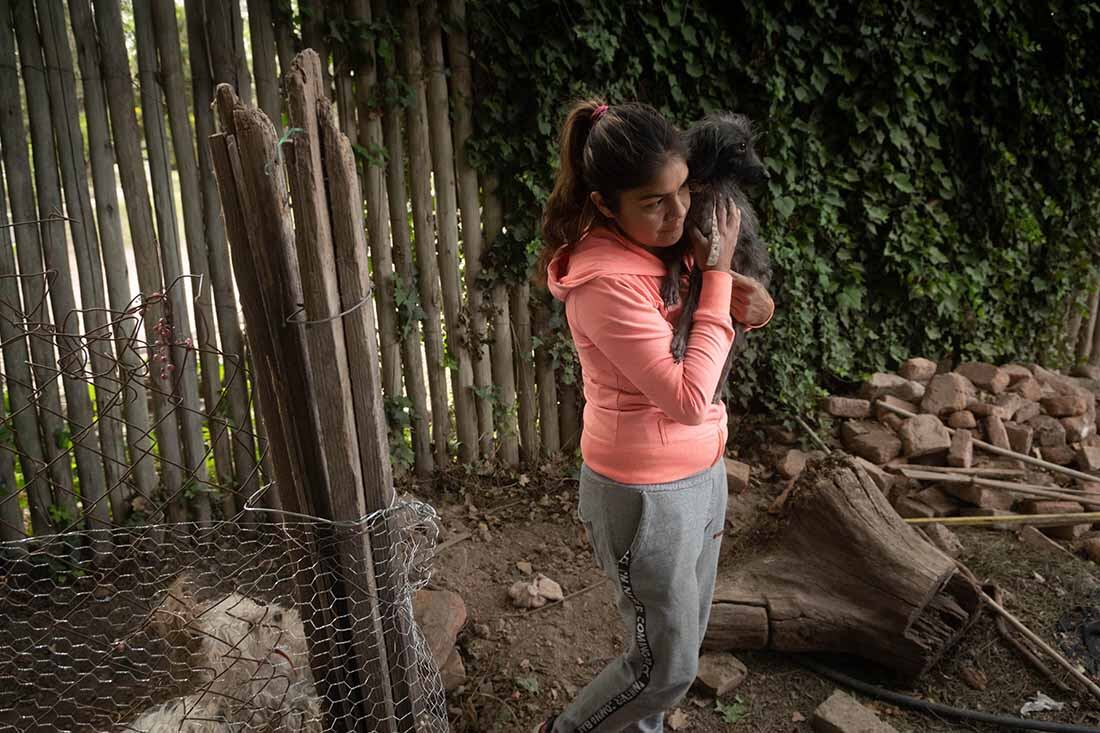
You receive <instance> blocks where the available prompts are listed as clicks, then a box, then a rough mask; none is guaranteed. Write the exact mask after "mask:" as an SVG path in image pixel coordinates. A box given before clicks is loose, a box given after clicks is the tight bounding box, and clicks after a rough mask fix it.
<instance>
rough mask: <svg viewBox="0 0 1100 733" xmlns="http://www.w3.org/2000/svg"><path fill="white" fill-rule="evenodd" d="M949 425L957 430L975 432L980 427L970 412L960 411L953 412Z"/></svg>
mask: <svg viewBox="0 0 1100 733" xmlns="http://www.w3.org/2000/svg"><path fill="white" fill-rule="evenodd" d="M947 424H948V426H950V427H952V428H955V429H956V430H959V429H962V430H973V429H974V428H976V427H978V420H977V418H975V417H974V413H973V412H971V411H970V410H958V411H956V412H952V413H951V417H949V418H947Z"/></svg>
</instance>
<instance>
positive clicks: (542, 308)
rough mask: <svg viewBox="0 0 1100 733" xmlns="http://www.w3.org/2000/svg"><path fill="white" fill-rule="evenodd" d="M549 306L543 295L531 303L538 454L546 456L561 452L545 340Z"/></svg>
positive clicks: (554, 389) (554, 390) (553, 380)
mask: <svg viewBox="0 0 1100 733" xmlns="http://www.w3.org/2000/svg"><path fill="white" fill-rule="evenodd" d="M550 307H551V304H550V303H549V302H547V299H546V298H545V297H539V299H538V301H537V303H536V304H535V333H537V334H538V335H539V339H540V344H539V346H538V348H536V349H535V381H536V382H537V383H538V397H539V437H540V439H541V444H540V447H541V448H542V453H541V455H542V457H543V458H549V457H551V456H553V455H556V454H557V453H560V452H561V432H560V425H559V415H558V383H557V379H556V378H555V375H554V361H553V359H552V358H551V357H550V352H549V350H548V349H547V348H546V344H547V342H548V340H549V338H550V336H551V334H550Z"/></svg>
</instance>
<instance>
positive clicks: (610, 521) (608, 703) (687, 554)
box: [554, 460, 726, 733]
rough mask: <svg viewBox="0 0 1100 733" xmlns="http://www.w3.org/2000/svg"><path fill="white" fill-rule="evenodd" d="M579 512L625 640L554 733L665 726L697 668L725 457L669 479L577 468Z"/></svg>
mask: <svg viewBox="0 0 1100 733" xmlns="http://www.w3.org/2000/svg"><path fill="white" fill-rule="evenodd" d="M580 516H581V520H582V522H583V523H584V527H585V530H586V532H587V533H588V539H589V541H590V542H591V543H592V546H593V549H594V550H595V555H596V562H597V563H598V564H599V566H600V568H601V569H602V570H603V571H604V572H605V573H607V574H608V575H609V576H610V577H611V579H612V581H614V583H615V590H616V600H617V603H618V607H619V614H620V615H621V616H622V619H623V623H624V624H625V626H626V629H627V633H628V638H629V641H628V643H627V649H626V653H625V654H623V655H622V656H621V657H618V658H616V659H615V660H613V661H612V662H611V663H610V664H608V665H607V666H606V667H604V669H603V671H601V672H600V673H599V675H597V677H596V678H595V679H594V680H592V681H591V682H590V683H589V684H588V685H587V686H586V687H585V688H584V689H582V690H581V691H580V692H579V693H578V694H577V697H576V699H575V700H573V702H572V703H571V704H570V705H569V707H568V708H566V710H565V712H563V713H562V714H561V715H559V716H558V719H557V721H556V722H555V724H554V733H574V731H576V732H577V733H588V731H595V730H599V731H601V732H602V731H607V732H608V733H610V732H611V731H631V733H654V732H659V731H663V730H664V714H665V711H666V710H668V709H669V708H671V707H672V706H673V705H675V704H676V703H677V702H678V701H679V700H680V698H682V697H683V696H684V694H685V693H686V692H687V691H688V688H689V687H691V684H692V682H694V680H695V673H696V671H697V669H698V666H699V647H700V646H701V645H702V643H703V634H704V632H705V631H706V628H707V620H708V619H709V617H710V602H711V596H712V595H713V593H714V576H715V572H716V570H717V567H718V549H719V547H720V546H721V542H722V533H723V530H724V528H725V518H726V466H725V462H724V461H722V460H719V461H717V462H716V463H715V464H714V465H713V466H711V467H710V468H708V469H707V470H705V471H702V472H700V473H697V474H695V475H693V476H688V477H687V478H684V479H680V480H678V481H673V482H670V483H666V484H622V483H618V482H616V481H612V480H611V479H609V478H606V477H604V476H601V475H600V474H598V473H596V472H595V471H592V470H591V469H590V468H588V466H586V465H582V466H581V479H580Z"/></svg>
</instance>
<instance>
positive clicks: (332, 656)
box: [210, 86, 347, 720]
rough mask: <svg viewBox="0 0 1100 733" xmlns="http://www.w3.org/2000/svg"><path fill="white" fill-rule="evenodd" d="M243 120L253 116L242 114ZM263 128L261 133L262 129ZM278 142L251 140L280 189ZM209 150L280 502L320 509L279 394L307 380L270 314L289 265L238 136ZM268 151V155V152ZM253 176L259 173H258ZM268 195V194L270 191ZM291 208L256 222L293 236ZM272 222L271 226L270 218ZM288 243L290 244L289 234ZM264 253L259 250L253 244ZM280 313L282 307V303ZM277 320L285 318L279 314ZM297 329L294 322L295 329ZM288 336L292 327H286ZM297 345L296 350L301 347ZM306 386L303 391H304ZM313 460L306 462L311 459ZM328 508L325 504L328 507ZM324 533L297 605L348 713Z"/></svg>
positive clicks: (299, 577) (315, 466) (320, 474)
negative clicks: (280, 254)
mask: <svg viewBox="0 0 1100 733" xmlns="http://www.w3.org/2000/svg"><path fill="white" fill-rule="evenodd" d="M222 91H224V92H225V93H224V95H223V98H222V99H221V100H220V103H221V105H222V112H223V113H224V117H225V119H227V121H228V122H229V124H228V125H227V128H228V129H230V130H233V131H234V132H236V130H237V128H236V126H235V125H234V120H233V110H234V107H235V105H236V101H237V100H236V98H235V96H233V94H232V92H231V91H230V90H229V88H228V86H223V87H222ZM242 119H243V120H247V119H248V118H247V116H244V115H242ZM252 124H253V125H257V126H259V127H260V129H259V130H258V131H257V130H253V129H252V127H251V125H249V124H244V125H242V127H243V128H244V132H245V138H246V139H248V140H257V139H258V140H259V142H261V143H262V141H263V129H262V122H260V121H259V120H256V121H255V122H253V123H252ZM257 133H258V134H257ZM271 138H272V142H271V145H270V148H268V149H266V150H265V149H264V148H262V147H260V148H259V149H258V150H257V149H254V148H255V145H256V144H255V143H252V144H251V145H250V149H253V152H254V155H255V157H256V158H258V160H256V159H255V158H249V163H250V164H252V165H253V166H254V165H257V164H258V165H259V166H260V167H261V170H263V167H264V166H266V165H268V164H270V165H272V167H273V168H275V167H277V168H278V171H279V176H280V181H279V182H276V181H272V182H271V183H270V184H269V185H271V186H274V187H275V188H276V189H277V188H278V187H279V185H280V182H281V176H282V170H281V166H282V164H281V162H280V160H279V157H278V156H276V154H275V145H274V130H271ZM210 151H211V158H212V162H213V165H214V169H215V171H216V172H217V183H218V189H219V192H220V197H221V208H222V211H223V212H224V215H225V224H226V230H227V232H228V235H229V240H230V242H231V243H232V247H231V252H232V255H233V264H234V274H235V275H236V278H237V285H238V287H239V288H240V293H241V307H242V310H243V311H244V317H245V322H246V323H247V324H248V339H249V343H250V344H251V347H252V352H253V354H255V355H256V356H255V361H256V369H255V380H256V385H257V387H258V391H259V395H260V400H259V408H260V409H261V410H262V411H263V413H264V415H265V416H266V420H265V425H267V426H268V430H269V438H270V441H271V446H272V449H271V453H272V455H273V462H274V464H275V481H276V489H277V490H278V491H279V492H280V494H281V497H280V498H281V503H282V505H283V506H284V507H285V508H286V510H287V511H291V512H296V513H299V514H307V515H311V516H316V512H317V511H318V509H317V507H315V506H314V503H313V498H312V496H310V495H309V494H308V493H306V492H305V491H304V490H303V488H304V486H306V484H305V483H304V482H305V481H322V482H323V481H324V480H326V479H325V475H324V466H323V465H322V463H321V461H320V460H319V457H318V456H316V444H315V442H314V441H310V440H308V439H307V440H302V439H301V437H302V436H301V435H299V431H301V430H309V429H310V425H309V415H308V414H303V413H304V412H305V411H304V410H302V409H301V404H300V402H301V401H300V400H293V399H286V398H285V397H284V398H280V395H286V396H288V397H289V394H288V392H287V391H286V390H287V389H289V388H290V387H292V386H294V387H298V388H305V387H307V385H304V384H302V383H301V382H302V379H303V377H304V376H305V374H304V372H285V371H281V370H280V363H283V362H288V361H289V362H291V363H293V364H296V365H298V366H299V367H300V366H301V363H302V355H301V354H300V353H299V350H300V344H297V343H295V342H294V339H293V336H291V337H290V338H289V339H288V341H289V343H285V344H284V343H280V339H279V335H280V334H282V333H284V332H286V331H288V329H283V328H281V327H275V328H273V324H272V322H271V321H269V317H268V305H269V304H268V303H267V302H265V297H264V294H265V292H272V291H278V292H282V293H283V294H284V295H285V294H286V293H287V290H288V288H287V286H286V278H285V277H284V275H285V273H284V272H283V269H284V268H281V267H278V266H276V263H275V260H277V259H279V258H275V257H271V256H270V252H269V251H268V248H274V249H275V250H278V249H279V242H270V241H266V240H264V239H261V238H260V237H261V236H262V233H261V232H257V231H253V229H252V228H251V227H250V222H249V221H247V220H246V219H245V216H244V212H245V211H255V209H253V208H251V207H252V206H253V205H254V204H255V201H256V199H257V198H258V196H257V193H256V191H255V189H254V188H253V187H251V186H250V185H249V180H248V178H246V176H245V173H244V170H245V168H244V165H243V164H242V162H241V160H240V157H239V155H238V153H237V143H236V140H235V138H232V137H230V136H228V135H226V134H224V133H222V134H216V135H213V136H212V137H211V138H210ZM265 152H266V153H267V155H266V157H265V156H264V153H265ZM254 177H255V176H254V175H253V178H254ZM275 197H276V199H277V200H279V201H285V197H282V198H279V197H278V192H277V191H276V192H275ZM268 198H269V199H270V195H269V196H268ZM288 216H289V212H287V211H286V210H285V204H283V208H275V209H274V210H273V212H272V217H271V218H272V221H269V222H261V224H260V226H259V227H257V228H258V229H260V230H266V231H267V232H268V233H274V234H276V235H279V234H280V233H281V234H282V235H283V236H286V237H288V238H289V231H288V227H287V226H286V225H285V224H284V223H282V222H280V221H277V220H278V219H280V218H282V217H288ZM265 224H266V226H265ZM283 244H285V245H289V241H287V242H284V243H283ZM257 251H258V252H260V253H262V254H263V256H262V257H259V258H257V257H256V256H255V254H254V253H255V252H257ZM279 312H280V314H281V311H279ZM279 318H280V319H279V320H276V321H274V324H281V323H282V320H281V315H280V317H279ZM289 331H290V332H293V331H294V329H289ZM286 335H288V336H290V334H289V333H288V334H286ZM296 349H298V350H296ZM299 394H301V393H299ZM307 459H308V460H309V461H310V463H306V460H307ZM323 508H325V509H327V507H323ZM324 540H325V537H324V536H321V537H310V536H308V535H307V537H306V543H305V546H304V547H303V548H302V553H301V555H300V556H299V557H298V558H296V564H297V566H298V568H297V570H296V572H295V573H294V579H295V582H296V592H297V600H298V604H297V607H298V609H299V611H300V612H301V614H302V623H303V627H304V629H305V632H306V636H307V637H308V639H309V642H310V643H309V652H310V655H309V656H310V667H311V669H312V670H313V676H314V683H315V684H316V685H317V692H318V694H319V695H321V697H322V698H323V699H325V700H326V704H327V709H326V711H325V712H327V713H328V714H329V715H330V716H331V717H332V718H333V719H335V720H345V719H346V718H347V710H346V708H345V705H344V696H343V692H342V689H343V679H344V675H343V671H342V670H341V669H340V665H339V664H338V663H337V662H336V649H337V647H336V641H335V639H334V638H333V626H332V612H333V610H334V609H335V608H336V602H335V599H334V598H333V595H332V592H331V589H330V588H329V587H328V584H327V579H326V578H325V577H324V575H323V574H322V573H321V572H318V571H319V570H320V568H322V567H323V565H322V561H321V551H320V547H319V545H321V546H323V544H324Z"/></svg>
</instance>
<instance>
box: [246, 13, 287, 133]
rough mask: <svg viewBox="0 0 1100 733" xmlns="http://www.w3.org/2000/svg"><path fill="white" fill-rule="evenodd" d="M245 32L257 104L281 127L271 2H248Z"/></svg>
mask: <svg viewBox="0 0 1100 733" xmlns="http://www.w3.org/2000/svg"><path fill="white" fill-rule="evenodd" d="M248 29H249V35H250V36H251V41H252V73H253V75H254V76H255V80H256V102H257V104H258V105H259V107H260V109H262V110H263V112H264V114H265V115H267V118H268V119H269V120H271V124H273V125H274V126H275V129H276V130H279V129H281V128H282V126H283V121H282V114H281V109H282V104H281V103H280V100H279V72H278V71H277V70H276V69H275V60H276V57H277V56H276V50H275V23H274V20H273V19H272V9H271V0H248Z"/></svg>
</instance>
